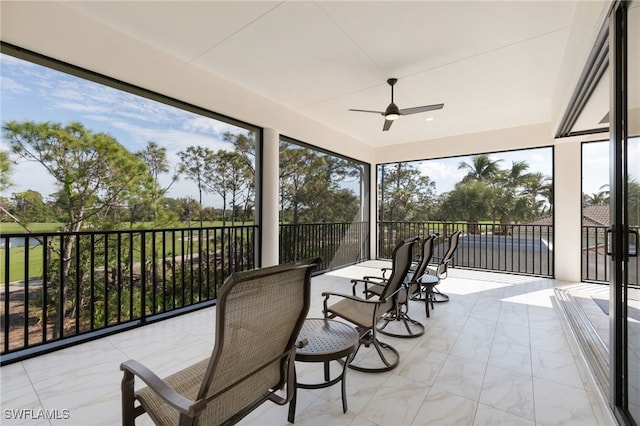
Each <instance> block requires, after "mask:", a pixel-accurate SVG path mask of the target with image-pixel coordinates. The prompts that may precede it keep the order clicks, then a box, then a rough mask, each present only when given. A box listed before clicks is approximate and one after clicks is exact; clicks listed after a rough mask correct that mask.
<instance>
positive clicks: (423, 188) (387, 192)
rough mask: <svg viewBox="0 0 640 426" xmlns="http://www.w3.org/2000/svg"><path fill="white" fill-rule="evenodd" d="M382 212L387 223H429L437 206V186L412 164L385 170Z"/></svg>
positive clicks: (382, 185) (397, 164) (383, 167)
mask: <svg viewBox="0 0 640 426" xmlns="http://www.w3.org/2000/svg"><path fill="white" fill-rule="evenodd" d="M380 191H381V198H382V199H383V201H382V202H381V211H380V220H383V221H396V222H404V221H412V220H428V219H429V216H430V215H431V214H432V213H433V210H434V209H433V207H434V206H435V205H436V200H437V196H436V192H435V191H436V185H435V182H433V181H432V180H431V179H430V178H429V177H428V176H425V175H422V174H421V173H420V171H419V170H418V169H416V168H414V167H412V166H411V165H409V164H408V163H394V164H387V165H383V166H382V167H381V176H380Z"/></svg>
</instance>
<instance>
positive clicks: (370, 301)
mask: <svg viewBox="0 0 640 426" xmlns="http://www.w3.org/2000/svg"><path fill="white" fill-rule="evenodd" d="M322 296H324V300H325V302H326V301H327V300H328V299H329V297H330V296H339V297H344V298H345V299H351V300H355V301H357V302H362V303H372V304H374V305H377V304H380V303H382V301H381V300H371V299H363V298H362V297H358V296H352V295H350V294H344V293H334V292H332V291H324V292H322Z"/></svg>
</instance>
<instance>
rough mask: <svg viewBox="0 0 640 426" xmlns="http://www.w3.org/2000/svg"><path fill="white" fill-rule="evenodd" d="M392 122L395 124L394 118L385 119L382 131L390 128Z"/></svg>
mask: <svg viewBox="0 0 640 426" xmlns="http://www.w3.org/2000/svg"><path fill="white" fill-rule="evenodd" d="M392 124H393V120H384V126H382V131H383V132H386V131H387V130H389V128H390V127H391V125H392Z"/></svg>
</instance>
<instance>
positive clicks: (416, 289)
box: [352, 235, 435, 337]
mask: <svg viewBox="0 0 640 426" xmlns="http://www.w3.org/2000/svg"><path fill="white" fill-rule="evenodd" d="M434 238H435V236H433V235H430V236H429V237H427V238H424V239H422V241H421V240H420V239H419V238H415V239H414V240H415V242H416V244H418V243H419V244H420V246H421V256H420V257H419V258H418V260H417V262H413V263H412V265H411V267H410V269H409V271H408V272H407V275H406V277H405V279H404V281H403V282H402V289H401V290H400V291H398V292H397V293H396V298H395V308H394V309H393V310H392V311H390V312H388V313H387V314H386V315H384V316H383V317H382V321H380V322H378V327H377V329H378V331H379V332H380V333H383V334H386V335H388V336H393V337H419V336H422V335H423V334H424V331H425V330H424V325H423V324H421V323H419V322H418V321H416V320H414V319H413V318H411V317H410V316H409V300H411V299H412V300H423V297H422V295H423V289H425V290H427V289H428V288H429V287H430V284H429V283H428V282H424V283H421V282H419V278H421V277H422V276H423V275H425V274H426V270H427V266H428V264H429V261H430V260H431V257H432V255H433V240H434ZM414 263H415V265H414ZM393 268H394V267H392V268H382V269H381V271H382V277H375V276H366V277H363V279H362V280H352V281H354V282H355V283H354V285H353V294H354V295H355V294H356V286H357V284H358V283H360V282H362V283H364V285H365V288H364V290H363V292H364V293H365V296H366V297H367V298H369V297H371V296H373V295H377V296H380V294H381V292H382V289H383V288H384V287H383V286H382V285H380V284H381V283H384V282H386V281H387V280H388V278H387V274H388V273H389V272H393ZM429 290H430V288H429ZM426 303H427V302H426V299H425V304H426ZM426 312H427V317H428V316H429V314H428V312H429V308H428V306H427V307H426ZM392 321H399V322H401V323H402V325H401V326H399V327H389V325H390V324H393V322H392ZM396 324H397V323H396ZM390 328H392V330H390Z"/></svg>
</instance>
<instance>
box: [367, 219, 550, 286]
mask: <svg viewBox="0 0 640 426" xmlns="http://www.w3.org/2000/svg"><path fill="white" fill-rule="evenodd" d="M460 229H461V230H463V231H464V234H463V236H462V237H461V238H460V240H459V243H458V244H459V245H458V249H457V251H456V254H455V257H454V260H453V266H456V267H463V268H469V269H479V270H488V271H494V272H509V273H516V274H525V275H535V276H540V277H552V276H553V226H551V225H519V224H500V223H491V224H484V223H466V222H379V223H378V232H379V234H378V235H379V241H378V244H379V245H378V255H379V257H381V258H390V257H391V252H392V250H393V246H394V245H395V244H396V242H397V241H400V240H401V239H405V238H411V237H425V236H427V235H429V234H436V235H438V238H437V239H436V242H435V246H434V256H435V257H442V256H443V255H444V252H445V250H446V249H447V247H448V238H449V235H451V234H452V233H453V232H455V231H457V230H460Z"/></svg>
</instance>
